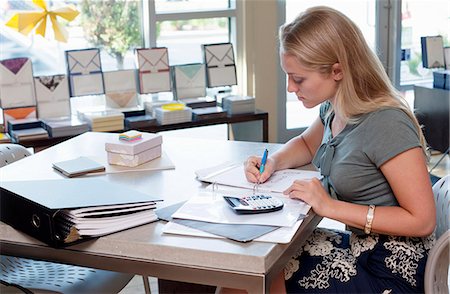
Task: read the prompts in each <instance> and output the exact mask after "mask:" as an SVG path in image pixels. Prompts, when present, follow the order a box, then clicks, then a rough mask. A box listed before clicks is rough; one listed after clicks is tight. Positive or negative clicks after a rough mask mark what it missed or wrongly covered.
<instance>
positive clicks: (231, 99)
mask: <svg viewBox="0 0 450 294" xmlns="http://www.w3.org/2000/svg"><path fill="white" fill-rule="evenodd" d="M222 107H223V109H225V110H226V111H227V112H228V114H229V115H233V114H241V113H254V112H255V98H254V97H250V96H237V95H232V96H228V97H224V98H223V99H222Z"/></svg>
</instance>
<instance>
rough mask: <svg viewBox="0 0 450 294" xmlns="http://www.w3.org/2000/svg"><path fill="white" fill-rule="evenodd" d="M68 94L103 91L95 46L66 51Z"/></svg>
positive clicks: (98, 57)
mask: <svg viewBox="0 0 450 294" xmlns="http://www.w3.org/2000/svg"><path fill="white" fill-rule="evenodd" d="M66 59H67V72H68V76H69V84H70V96H72V97H76V96H85V95H97V94H103V93H104V92H105V90H104V87H103V73H102V65H101V61H100V50H99V49H97V48H93V49H83V50H70V51H66Z"/></svg>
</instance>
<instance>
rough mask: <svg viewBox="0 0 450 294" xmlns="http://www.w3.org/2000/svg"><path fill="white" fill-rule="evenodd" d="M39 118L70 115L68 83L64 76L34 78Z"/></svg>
mask: <svg viewBox="0 0 450 294" xmlns="http://www.w3.org/2000/svg"><path fill="white" fill-rule="evenodd" d="M34 85H35V88H36V100H37V111H38V117H39V118H51V117H61V116H69V115H70V100H69V99H70V96H69V83H68V80H67V76H66V75H54V76H40V77H35V78H34Z"/></svg>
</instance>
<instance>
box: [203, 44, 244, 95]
mask: <svg viewBox="0 0 450 294" xmlns="http://www.w3.org/2000/svg"><path fill="white" fill-rule="evenodd" d="M203 53H204V60H205V64H206V72H207V82H208V87H209V88H212V87H221V86H231V85H236V84H237V78H236V65H235V61H234V53H233V45H232V44H231V43H224V44H208V45H203Z"/></svg>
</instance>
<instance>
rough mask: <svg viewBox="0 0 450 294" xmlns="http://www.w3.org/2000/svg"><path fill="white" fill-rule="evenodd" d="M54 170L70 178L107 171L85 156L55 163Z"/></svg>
mask: <svg viewBox="0 0 450 294" xmlns="http://www.w3.org/2000/svg"><path fill="white" fill-rule="evenodd" d="M53 168H54V169H55V170H57V171H59V172H60V173H62V174H63V175H65V176H66V177H69V178H72V177H77V176H82V175H85V174H88V173H96V172H103V171H105V167H104V166H103V165H101V164H99V163H98V162H96V161H94V160H92V159H89V158H87V157H84V156H80V157H78V158H75V159H70V160H65V161H60V162H55V163H53Z"/></svg>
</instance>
